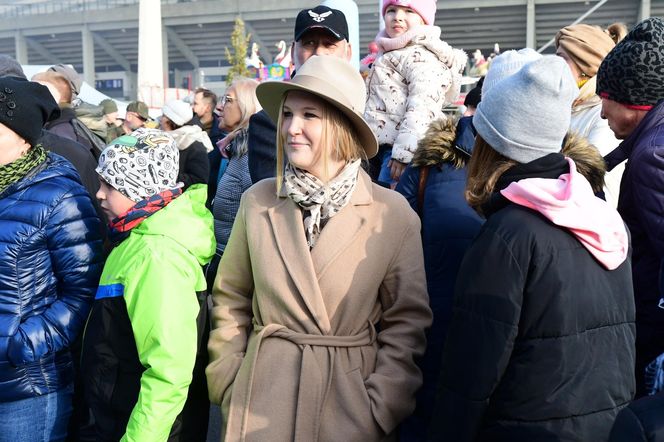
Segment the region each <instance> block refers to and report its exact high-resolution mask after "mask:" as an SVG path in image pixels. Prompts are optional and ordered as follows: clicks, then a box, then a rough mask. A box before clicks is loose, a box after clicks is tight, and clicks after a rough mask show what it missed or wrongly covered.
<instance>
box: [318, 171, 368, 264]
mask: <svg viewBox="0 0 664 442" xmlns="http://www.w3.org/2000/svg"><path fill="white" fill-rule="evenodd" d="M372 202H373V197H372V194H371V178H369V175H367V174H366V173H365V172H364V171H360V173H359V176H358V179H357V184H356V186H355V190H354V191H353V195H352V196H351V199H350V202H349V203H348V206H347V207H344V208H343V209H342V210H341V211H340V212H339V213H338V214H336V215H335V216H333V217H332V218H330V220H329V221H328V223H327V225H326V226H325V227H324V228H323V230H322V231H321V234H320V236H319V238H318V241H317V243H316V246H315V247H314V248H313V249H312V251H311V260H312V261H313V266H314V270H315V272H316V275H317V277H319V276H320V275H322V274H323V272H324V271H325V269H326V268H327V267H328V265H329V264H331V263H332V262H333V261H334V259H335V258H336V257H337V256H339V254H340V253H341V252H343V251H344V250H345V249H347V248H348V247H349V246H350V245H351V244H353V243H354V240H355V239H356V237H357V235H358V234H359V233H360V231H361V229H362V226H364V225H365V224H366V222H367V220H366V217H365V216H364V215H362V213H361V211H360V210H358V207H357V206H364V205H368V204H371V203H372Z"/></svg>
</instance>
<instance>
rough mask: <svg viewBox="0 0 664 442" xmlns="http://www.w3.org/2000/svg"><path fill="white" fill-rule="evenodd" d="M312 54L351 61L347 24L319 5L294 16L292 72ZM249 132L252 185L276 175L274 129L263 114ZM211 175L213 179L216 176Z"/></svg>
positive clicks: (341, 16)
mask: <svg viewBox="0 0 664 442" xmlns="http://www.w3.org/2000/svg"><path fill="white" fill-rule="evenodd" d="M312 55H334V56H336V57H339V58H343V59H345V60H348V61H350V58H351V55H352V49H351V45H350V43H349V42H348V24H347V23H346V16H345V15H344V14H343V12H341V11H339V10H337V9H332V8H329V7H327V6H323V5H319V6H316V7H315V8H311V9H303V10H301V11H300V12H299V14H297V18H296V19H295V32H294V40H293V44H292V45H291V58H292V60H293V64H294V65H295V72H297V69H299V68H300V66H302V64H303V63H304V62H305V61H307V60H308V59H309V57H311V56H312ZM295 72H294V73H293V75H295ZM248 132H249V140H248V143H249V144H248V155H249V173H250V175H251V181H252V182H254V183H255V182H257V181H260V180H262V179H263V178H269V177H273V176H275V174H276V153H277V151H276V149H277V148H276V137H277V129H276V127H275V126H274V124H273V123H272V120H270V118H269V117H268V116H267V113H266V112H265V111H260V112H258V113H257V114H254V115H253V116H252V117H251V119H250V120H249V129H248ZM217 170H218V169H217ZM213 173H214V172H213ZM213 176H214V177H215V179H216V175H213Z"/></svg>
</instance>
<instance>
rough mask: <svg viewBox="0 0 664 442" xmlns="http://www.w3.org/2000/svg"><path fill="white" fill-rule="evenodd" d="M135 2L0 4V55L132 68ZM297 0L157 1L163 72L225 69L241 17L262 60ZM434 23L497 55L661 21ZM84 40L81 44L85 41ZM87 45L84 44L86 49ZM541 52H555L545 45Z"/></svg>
mask: <svg viewBox="0 0 664 442" xmlns="http://www.w3.org/2000/svg"><path fill="white" fill-rule="evenodd" d="M138 3H139V1H138V0H106V1H104V0H55V1H53V0H49V1H46V0H32V1H30V0H15V1H4V2H2V1H0V18H1V20H0V53H5V54H8V55H11V56H14V57H15V58H17V59H19V61H21V62H22V63H24V64H55V63H66V64H72V65H73V66H74V67H75V68H76V69H77V70H79V72H82V67H83V46H84V45H83V43H82V40H83V38H89V39H91V41H92V43H93V47H94V66H95V70H96V71H97V72H103V71H113V70H125V71H133V72H135V71H136V70H137V57H138ZM313 3H314V2H311V1H302V0H214V1H210V0H199V1H195V0H190V1H183V0H179V1H178V0H162V24H163V27H164V33H163V35H164V37H165V38H164V41H165V44H164V49H165V51H164V53H165V54H166V55H167V57H166V58H167V60H168V64H169V67H170V68H171V69H173V68H175V69H197V68H203V67H208V66H223V65H226V64H227V62H226V59H225V52H224V48H225V47H226V46H228V45H229V44H230V43H229V41H230V34H231V31H232V28H233V22H234V19H235V17H237V16H240V17H242V18H243V19H244V21H245V23H246V26H247V31H248V32H249V33H251V36H252V41H253V42H256V43H258V45H259V46H260V55H261V57H262V58H263V59H264V60H265V61H266V63H268V64H269V63H270V62H271V61H272V59H273V57H274V56H275V55H276V54H277V52H278V50H277V48H276V45H277V43H278V42H279V41H280V40H284V41H285V42H286V43H287V44H288V45H290V42H291V40H292V38H293V34H292V32H293V27H294V22H295V16H296V15H297V12H298V11H299V10H301V9H304V8H306V7H311V6H313ZM356 3H357V6H358V9H359V23H360V29H359V35H360V47H359V48H354V50H355V51H359V53H360V54H361V55H360V56H363V55H364V54H365V53H366V50H367V45H368V43H369V42H370V41H372V40H373V38H374V37H375V35H376V33H377V32H378V28H379V19H380V17H379V6H378V4H379V3H378V0H357V1H356ZM437 5H438V12H437V14H436V25H438V26H440V27H441V28H442V31H443V33H442V37H443V39H444V40H446V41H447V42H448V43H450V44H451V45H452V46H454V47H458V48H462V49H464V50H466V51H467V52H468V53H469V54H471V53H472V52H473V51H475V50H476V49H480V50H482V51H483V52H484V54H485V55H489V53H490V52H491V51H492V50H493V47H494V44H495V43H498V44H499V45H500V48H501V50H506V49H514V48H522V47H525V46H530V47H534V48H536V49H537V48H540V47H542V46H544V45H545V44H546V43H547V42H548V41H550V40H551V39H552V38H553V37H554V36H555V34H556V32H557V31H558V29H560V28H561V27H564V26H566V25H569V24H571V23H573V22H574V21H575V20H577V19H579V18H580V17H584V15H587V16H586V17H585V18H584V20H583V22H584V23H589V24H595V25H600V26H604V27H605V26H607V25H609V24H611V23H613V22H615V21H621V22H624V23H625V24H627V26H632V25H634V24H635V23H636V22H637V21H638V20H639V19H641V18H642V17H647V16H651V15H653V16H662V15H664V0H593V1H579V0H502V1H498V0H438V2H437ZM85 36H87V37H85ZM88 45H89V43H88ZM544 52H553V48H552V47H549V48H547V49H546V50H545V51H544Z"/></svg>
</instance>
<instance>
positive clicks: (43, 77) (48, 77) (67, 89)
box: [31, 71, 72, 104]
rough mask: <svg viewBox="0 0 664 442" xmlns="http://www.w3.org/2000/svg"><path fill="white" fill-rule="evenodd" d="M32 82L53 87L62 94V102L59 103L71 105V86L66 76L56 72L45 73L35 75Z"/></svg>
mask: <svg viewBox="0 0 664 442" xmlns="http://www.w3.org/2000/svg"><path fill="white" fill-rule="evenodd" d="M31 80H32V81H38V82H41V81H43V82H44V83H48V84H51V85H53V87H55V89H56V90H57V91H58V92H59V93H60V100H59V101H58V104H59V103H71V99H72V93H71V86H69V80H67V78H66V77H65V76H64V75H62V74H60V73H58V72H54V71H45V72H39V73H37V74H35V75H33V76H32V79H31Z"/></svg>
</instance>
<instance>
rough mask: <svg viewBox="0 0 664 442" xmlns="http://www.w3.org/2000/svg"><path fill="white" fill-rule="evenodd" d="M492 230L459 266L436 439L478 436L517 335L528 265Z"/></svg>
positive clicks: (434, 423)
mask: <svg viewBox="0 0 664 442" xmlns="http://www.w3.org/2000/svg"><path fill="white" fill-rule="evenodd" d="M514 256H515V255H514V254H513V253H512V250H511V249H510V247H509V246H508V245H507V244H506V243H505V241H504V240H503V238H502V237H501V236H500V235H499V234H498V233H497V232H495V231H493V230H492V229H487V228H485V229H483V230H482V231H481V232H480V234H479V236H478V238H477V239H476V241H475V243H474V244H473V245H472V246H471V248H470V249H469V250H468V252H467V253H466V255H465V257H464V260H463V262H462V264H461V268H460V269H459V275H458V279H457V286H456V294H455V301H454V309H453V316H452V321H451V323H450V326H449V329H448V331H447V339H446V342H445V348H444V351H443V360H442V369H441V378H440V381H439V384H438V395H437V400H436V409H435V410H434V416H436V418H435V419H433V421H432V424H431V425H432V428H431V432H430V436H431V440H442V439H447V440H453V441H456V442H465V441H468V442H471V441H475V440H476V438H477V434H478V431H479V429H480V427H481V425H482V421H483V418H484V413H485V411H486V408H487V405H488V403H489V400H490V398H491V395H492V393H493V391H494V389H495V388H496V386H497V385H498V382H499V381H500V379H501V378H502V376H503V373H504V372H505V369H506V367H507V363H508V361H509V359H510V356H511V354H512V349H513V346H514V341H515V339H516V336H517V331H518V324H519V318H520V315H521V305H522V299H523V290H524V287H525V278H526V274H527V268H525V269H524V268H523V267H524V265H523V264H520V263H519V262H517V260H516V259H515V257H514Z"/></svg>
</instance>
